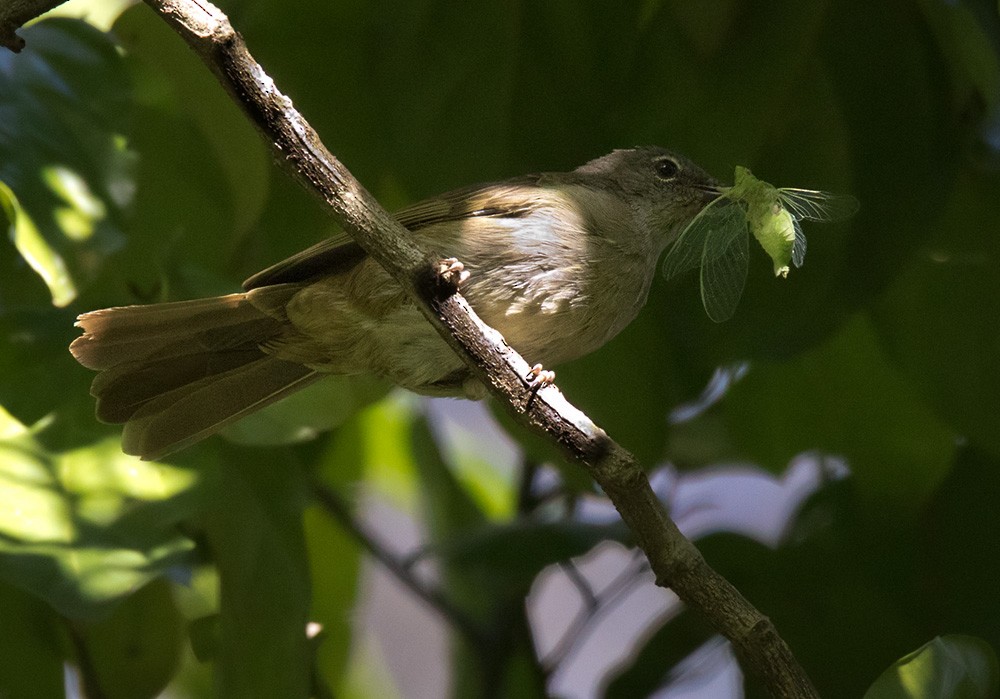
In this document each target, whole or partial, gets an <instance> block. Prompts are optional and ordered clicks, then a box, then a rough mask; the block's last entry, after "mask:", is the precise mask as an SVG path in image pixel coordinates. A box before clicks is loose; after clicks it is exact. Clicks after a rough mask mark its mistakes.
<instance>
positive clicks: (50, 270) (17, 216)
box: [0, 182, 76, 306]
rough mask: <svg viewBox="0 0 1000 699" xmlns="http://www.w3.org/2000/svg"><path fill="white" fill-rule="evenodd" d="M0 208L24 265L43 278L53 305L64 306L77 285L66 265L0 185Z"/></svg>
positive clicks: (29, 218)
mask: <svg viewBox="0 0 1000 699" xmlns="http://www.w3.org/2000/svg"><path fill="white" fill-rule="evenodd" d="M0 207H2V208H3V213H4V215H5V216H6V219H7V232H8V235H9V236H10V239H11V241H13V243H14V247H16V248H17V251H18V252H19V253H21V257H23V258H24V260H25V262H27V263H28V264H29V265H31V268H32V269H33V270H35V272H36V273H37V274H38V276H40V277H41V278H42V281H44V282H45V285H46V286H48V287H49V293H50V294H52V303H53V305H55V306H65V305H66V304H68V303H69V302H71V301H72V300H73V299H74V298H76V285H75V284H74V283H73V279H72V278H71V277H70V275H69V272H68V270H67V269H66V263H65V261H64V260H63V258H62V257H61V256H60V255H59V253H57V252H56V251H55V250H54V249H53V248H52V246H50V245H49V243H48V241H46V240H45V238H44V237H42V235H41V233H39V232H38V226H36V225H35V222H34V221H33V220H32V219H31V215H30V214H29V213H28V212H27V211H25V210H24V209H23V208H21V204H20V203H19V202H18V201H17V197H15V196H14V192H12V191H11V189H10V187H8V186H7V185H5V184H4V183H3V182H0Z"/></svg>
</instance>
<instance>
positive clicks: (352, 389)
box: [222, 375, 389, 445]
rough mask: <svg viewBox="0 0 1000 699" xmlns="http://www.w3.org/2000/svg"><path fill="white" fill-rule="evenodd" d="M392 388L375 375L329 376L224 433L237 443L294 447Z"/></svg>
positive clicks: (339, 421) (247, 418)
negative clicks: (290, 445)
mask: <svg viewBox="0 0 1000 699" xmlns="http://www.w3.org/2000/svg"><path fill="white" fill-rule="evenodd" d="M388 390H389V386H388V385H387V384H386V383H385V382H384V381H379V380H378V379H376V378H375V377H373V376H367V375H362V376H328V377H326V378H325V379H324V380H323V381H321V382H319V383H316V384H313V385H312V386H308V387H306V388H305V389H303V390H301V391H299V392H298V393H293V394H292V395H291V396H289V397H288V398H286V399H284V400H282V401H280V402H278V403H275V404H273V405H270V406H268V407H266V408H264V409H263V410H261V411H260V412H256V413H253V414H252V415H249V416H247V417H246V418H243V419H241V420H240V421H239V422H237V423H236V424H234V425H231V426H230V427H227V428H226V429H225V430H223V432H222V434H223V435H224V436H225V437H226V438H227V439H230V440H232V441H234V442H236V443H237V444H246V445H255V444H257V445H277V444H294V443H296V442H304V441H308V440H311V439H315V438H316V437H317V435H319V434H320V433H322V432H326V431H329V430H331V429H334V428H336V427H339V426H340V425H341V424H343V423H344V422H345V421H346V420H347V419H348V418H350V416H351V415H353V414H354V413H356V412H357V411H358V410H359V409H361V408H362V407H364V406H365V405H368V404H369V403H371V402H373V401H374V400H377V399H378V398H381V397H382V396H384V395H385V394H386V393H387V392H388Z"/></svg>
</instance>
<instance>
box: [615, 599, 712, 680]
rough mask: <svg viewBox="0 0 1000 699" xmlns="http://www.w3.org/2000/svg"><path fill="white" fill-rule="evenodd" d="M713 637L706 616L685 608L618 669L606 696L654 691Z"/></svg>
mask: <svg viewBox="0 0 1000 699" xmlns="http://www.w3.org/2000/svg"><path fill="white" fill-rule="evenodd" d="M711 637H712V630H711V629H710V628H709V627H708V625H707V624H706V623H705V621H704V620H703V619H701V618H700V617H697V616H696V615H695V614H694V613H693V612H691V611H690V610H687V609H685V610H682V611H681V612H680V613H679V614H678V615H677V616H675V617H672V618H671V619H670V620H669V621H667V622H666V623H665V624H663V625H662V626H660V628H659V629H657V630H656V631H655V632H654V633H653V634H652V635H651V636H650V637H649V638H648V639H646V641H645V643H643V645H642V647H641V648H640V649H639V651H638V652H637V653H635V654H634V655H633V657H631V658H630V659H629V660H628V661H627V662H626V664H625V665H624V667H621V668H619V669H618V671H617V672H616V673H615V675H614V677H613V678H612V679H611V682H610V683H609V684H608V687H607V690H606V692H605V693H604V697H605V699H629V698H630V697H645V696H650V695H652V694H653V693H654V692H655V691H656V690H657V689H659V688H660V687H662V686H663V685H664V684H665V683H666V682H667V680H668V679H669V676H670V671H671V668H673V667H675V666H676V665H677V664H678V663H680V662H681V661H682V660H684V658H686V657H687V656H688V655H690V654H691V653H692V652H694V651H695V650H697V649H698V646H700V645H702V644H704V643H706V642H707V641H708V640H709V639H710V638H711Z"/></svg>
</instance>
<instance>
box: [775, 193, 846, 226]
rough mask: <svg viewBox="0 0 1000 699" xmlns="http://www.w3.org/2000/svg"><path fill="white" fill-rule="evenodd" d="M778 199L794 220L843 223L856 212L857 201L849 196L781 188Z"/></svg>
mask: <svg viewBox="0 0 1000 699" xmlns="http://www.w3.org/2000/svg"><path fill="white" fill-rule="evenodd" d="M778 199H780V200H781V204H782V206H784V207H785V208H786V209H788V211H789V213H791V214H792V216H793V217H794V218H797V219H799V220H802V219H806V220H808V221H827V222H829V221H843V220H844V219H845V218H850V217H851V216H853V215H854V214H856V213H857V212H858V208H859V207H860V204H859V203H858V200H857V199H855V198H854V197H852V196H851V195H849V194H830V193H829V192H818V191H816V190H813V189H794V188H791V187H783V188H782V189H779V190H778Z"/></svg>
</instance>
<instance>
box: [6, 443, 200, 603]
mask: <svg viewBox="0 0 1000 699" xmlns="http://www.w3.org/2000/svg"><path fill="white" fill-rule="evenodd" d="M196 483H197V479H196V477H195V474H194V473H193V472H191V471H187V470H183V469H176V468H173V467H169V466H166V465H163V464H156V463H146V462H140V461H139V460H138V459H136V458H134V457H129V456H125V455H124V454H122V453H121V451H120V449H119V448H118V441H117V440H106V441H104V442H100V443H98V444H95V445H92V446H90V447H85V448H80V449H76V450H73V451H70V452H67V453H64V454H53V453H48V452H46V451H44V450H43V449H41V448H40V447H38V445H37V444H35V443H34V441H33V439H32V437H31V436H30V435H29V434H27V433H22V434H21V435H20V436H14V437H12V438H9V439H6V440H4V441H2V442H0V486H2V487H0V493H2V496H0V532H2V534H3V536H2V537H0V576H2V577H3V578H4V579H6V580H8V581H9V582H11V583H13V584H15V585H18V586H19V587H21V588H23V589H25V590H28V591H30V592H32V593H33V594H36V595H38V596H40V597H42V598H43V599H45V600H46V601H47V602H48V603H49V604H51V605H52V606H53V607H55V608H56V609H57V610H58V611H59V612H60V613H62V614H63V615H65V616H68V617H72V618H92V617H95V616H98V615H100V614H103V613H105V612H106V611H107V610H108V609H109V608H110V607H111V606H112V605H113V604H114V603H115V602H117V601H118V600H120V599H121V598H123V597H125V596H127V595H129V594H131V593H132V592H134V590H135V589H136V588H137V587H140V586H142V585H144V584H145V583H147V582H149V581H150V580H152V579H154V578H156V577H159V576H162V575H164V574H166V573H167V572H168V571H169V570H170V569H172V568H173V567H175V566H178V565H180V564H182V563H184V562H185V560H186V558H187V556H188V554H189V553H190V551H191V549H192V547H193V544H192V543H191V541H189V540H188V539H187V538H185V537H182V536H180V535H179V534H178V533H177V532H176V531H175V529H174V526H176V524H177V522H178V521H179V520H180V519H182V518H183V517H185V516H187V515H188V514H189V512H190V510H191V507H192V500H191V493H192V492H193V489H194V487H195V485H196Z"/></svg>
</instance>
